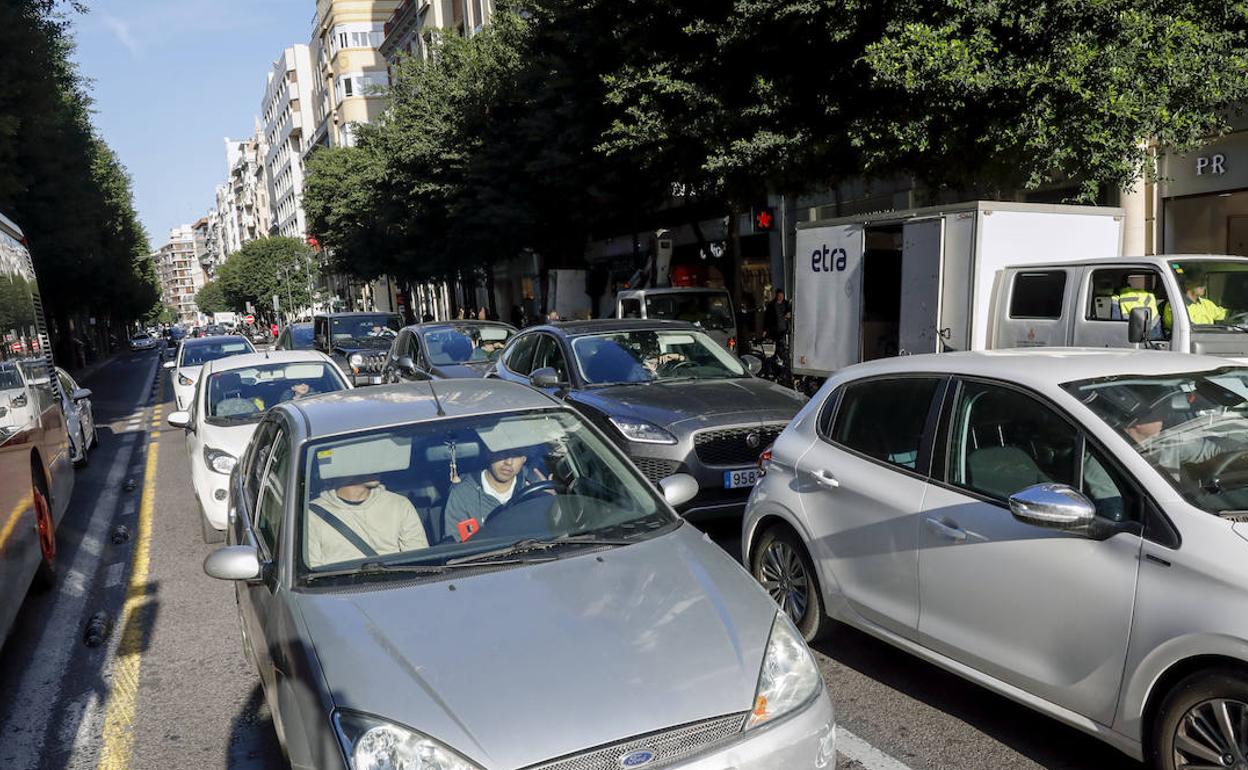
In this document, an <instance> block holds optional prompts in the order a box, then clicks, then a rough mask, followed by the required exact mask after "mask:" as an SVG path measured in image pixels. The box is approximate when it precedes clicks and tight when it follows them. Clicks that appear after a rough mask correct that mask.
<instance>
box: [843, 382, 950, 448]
mask: <svg viewBox="0 0 1248 770" xmlns="http://www.w3.org/2000/svg"><path fill="white" fill-rule="evenodd" d="M939 384H940V380H939V379H937V378H935V377H907V378H903V379H894V380H865V381H861V382H855V383H850V384H849V385H847V386H846V387H845V394H844V396H842V398H841V403H840V407H839V408H838V409H837V412H836V421H835V423H834V425H833V427H832V436H831V438H832V440H833V441H835V442H836V443H838V444H841V445H842V446H844V447H846V448H848V449H852V450H854V451H856V452H861V453H862V454H864V455H866V456H868V457H871V458H874V459H876V460H882V461H883V462H886V463H889V464H891V465H897V466H900V467H902V468H909V469H911V470H915V469H916V467H917V465H918V460H919V447H920V444H921V443H922V441H923V429H924V426H925V425H926V424H927V414H928V411H929V410H930V408H931V405H932V397H933V396H934V395H935V394H936V387H937V386H938V385H939Z"/></svg>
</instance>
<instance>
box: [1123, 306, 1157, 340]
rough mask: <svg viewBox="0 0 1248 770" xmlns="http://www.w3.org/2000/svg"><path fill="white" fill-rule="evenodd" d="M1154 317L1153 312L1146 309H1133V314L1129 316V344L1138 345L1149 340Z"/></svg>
mask: <svg viewBox="0 0 1248 770" xmlns="http://www.w3.org/2000/svg"><path fill="white" fill-rule="evenodd" d="M1152 317H1153V314H1152V311H1151V310H1149V309H1148V308H1146V307H1137V308H1132V309H1131V314H1130V315H1129V316H1127V342H1129V343H1131V344H1132V345H1138V344H1139V343H1141V342H1144V340H1146V339H1148V328H1149V326H1150V325H1151V322H1152V320H1153V319H1152Z"/></svg>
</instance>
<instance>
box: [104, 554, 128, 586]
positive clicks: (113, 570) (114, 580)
mask: <svg viewBox="0 0 1248 770" xmlns="http://www.w3.org/2000/svg"><path fill="white" fill-rule="evenodd" d="M125 572H126V563H125V562H124V561H119V562H117V563H116V564H110V565H109V566H108V572H107V573H105V577H104V587H105V588H116V587H117V586H119V585H121V578H122V576H123V575H124V574H125Z"/></svg>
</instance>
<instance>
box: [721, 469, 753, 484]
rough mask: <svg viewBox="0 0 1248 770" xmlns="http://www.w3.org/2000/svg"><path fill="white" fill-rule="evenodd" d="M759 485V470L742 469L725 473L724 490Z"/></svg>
mask: <svg viewBox="0 0 1248 770" xmlns="http://www.w3.org/2000/svg"><path fill="white" fill-rule="evenodd" d="M757 483H758V468H742V469H741V470H739V471H724V489H736V488H738V487H752V486H754V485H755V484H757Z"/></svg>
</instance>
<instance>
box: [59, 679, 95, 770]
mask: <svg viewBox="0 0 1248 770" xmlns="http://www.w3.org/2000/svg"><path fill="white" fill-rule="evenodd" d="M90 695H91V697H90V699H89V700H88V701H87V707H86V708H85V709H84V710H83V712H82V715H81V718H80V719H79V721H78V730H77V732H75V733H74V740H73V743H70V744H69V745H67V746H65V749H66V750H67V751H69V750H72V751H73V753H72V754H71V755H70V756H69V758H68V759H69V764H68V765H66V770H79V768H82V770H92V768H94V767H95V761H96V755H97V754H98V753H99V752H98V750H97V749H96V743H97V742H98V740H99V738H98V736H99V727H100V723H101V722H102V721H103V719H104V716H103V712H104V704H103V703H101V702H100V696H99V693H96V692H92V693H90Z"/></svg>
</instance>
